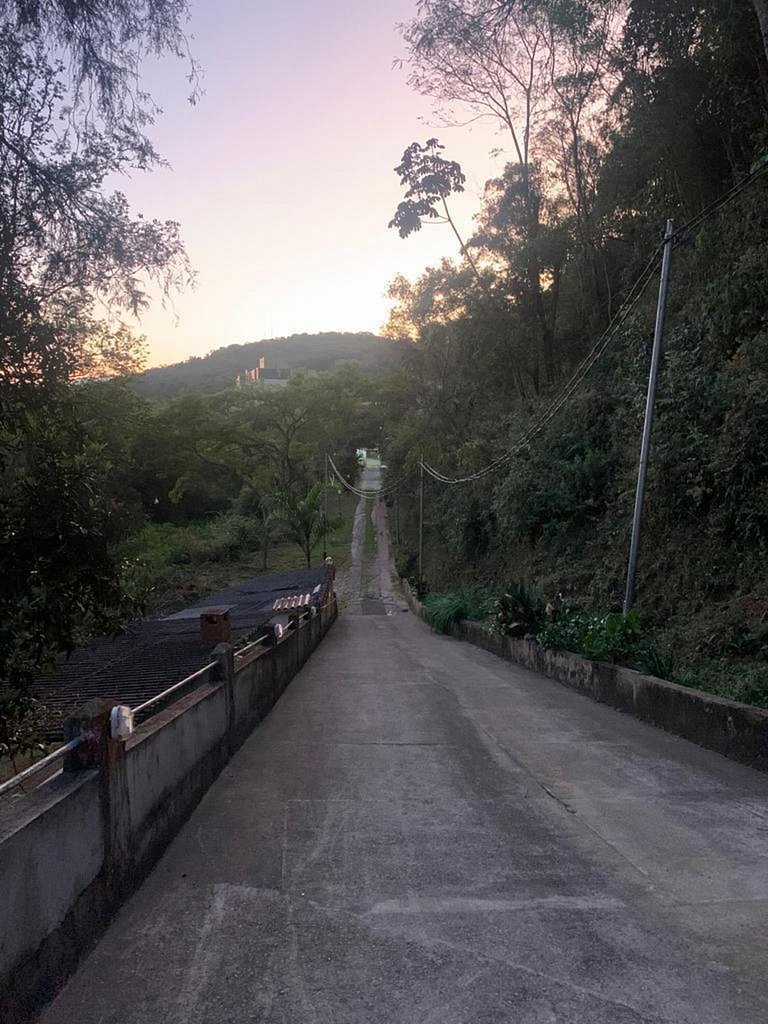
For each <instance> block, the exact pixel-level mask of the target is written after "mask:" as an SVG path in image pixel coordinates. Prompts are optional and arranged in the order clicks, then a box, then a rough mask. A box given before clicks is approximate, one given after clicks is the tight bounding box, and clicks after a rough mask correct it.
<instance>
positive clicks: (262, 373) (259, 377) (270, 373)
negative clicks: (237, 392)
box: [235, 356, 291, 388]
mask: <svg viewBox="0 0 768 1024" xmlns="http://www.w3.org/2000/svg"><path fill="white" fill-rule="evenodd" d="M290 376H291V371H290V370H276V369H273V368H272V367H269V366H267V365H266V358H265V357H264V356H262V357H261V358H260V359H259V365H258V366H257V367H256V368H255V369H253V370H246V371H245V373H242V374H238V375H237V378H236V380H235V386H236V387H238V388H240V387H243V385H253V384H258V383H262V384H277V385H278V386H279V387H283V386H285V385H286V384H287V383H288V379H289V378H290Z"/></svg>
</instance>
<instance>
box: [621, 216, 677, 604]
mask: <svg viewBox="0 0 768 1024" xmlns="http://www.w3.org/2000/svg"><path fill="white" fill-rule="evenodd" d="M672 234H673V231H672V221H671V220H668V221H667V230H666V233H665V235H664V255H663V257H662V261H661V280H660V281H659V301H658V304H657V306H656V327H655V329H654V332H653V352H652V354H651V372H650V375H649V377H648V397H647V399H646V403H645V423H644V424H643V440H642V443H641V445H640V465H639V467H638V470H637V492H636V494H635V514H634V517H633V519H632V540H631V542H630V545H629V566H628V567H627V589H626V591H625V592H624V614H625V615H626V614H627V613H628V612H629V611H630V610H631V608H632V606H633V605H634V603H635V576H636V573H637V556H638V551H639V548H640V527H641V525H642V520H643V499H644V498H645V476H646V472H647V469H648V452H649V451H650V447H651V430H652V429H653V406H654V400H655V398H656V382H657V380H658V377H659V364H660V362H661V351H662V340H663V332H664V311H665V309H666V306H667V285H668V284H669V260H670V256H671V255H672Z"/></svg>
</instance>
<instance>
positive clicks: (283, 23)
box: [119, 0, 503, 364]
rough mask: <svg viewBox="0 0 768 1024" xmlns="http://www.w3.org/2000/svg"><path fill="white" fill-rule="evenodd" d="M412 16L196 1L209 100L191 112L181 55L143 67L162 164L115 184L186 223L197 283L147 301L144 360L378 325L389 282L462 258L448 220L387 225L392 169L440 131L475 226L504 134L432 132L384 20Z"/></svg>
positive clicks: (403, 0) (477, 128) (367, 4)
mask: <svg viewBox="0 0 768 1024" xmlns="http://www.w3.org/2000/svg"><path fill="white" fill-rule="evenodd" d="M414 10H415V0H394V2H392V3H384V4H382V3H378V2H376V0H364V2H362V3H360V2H357V3H355V2H353V0H328V2H327V3H325V4H318V3H312V2H309V0H285V2H283V3H282V4H281V6H280V7H279V8H278V6H277V4H274V5H273V4H272V3H269V4H268V3H264V2H260V3H257V4H243V3H242V2H239V3H238V2H235V0H215V2H214V0H199V2H198V3H196V4H193V8H192V20H191V23H190V26H189V30H190V33H191V35H192V36H193V39H192V43H191V47H192V50H193V53H194V55H195V57H196V58H197V60H198V61H199V62H200V63H201V64H202V66H203V69H204V73H205V74H204V79H203V88H204V89H205V95H204V96H203V97H202V99H201V100H200V102H199V103H198V105H197V106H194V107H192V106H190V105H189V104H188V102H187V99H186V97H187V94H188V87H187V83H186V82H185V80H184V73H185V68H184V66H183V64H182V63H181V62H177V61H174V60H170V59H167V60H163V61H162V62H161V63H160V64H158V65H155V66H153V67H147V68H146V69H145V75H144V85H145V86H146V87H147V88H148V89H149V91H150V92H152V94H153V95H154V96H155V98H156V100H157V101H158V102H159V103H160V105H161V106H162V107H163V110H164V113H163V115H162V117H160V118H159V120H158V123H157V124H156V126H155V128H154V129H153V131H152V137H153V139H154V141H155V144H156V146H157V148H158V149H159V151H160V153H161V154H162V155H163V156H164V157H165V158H166V159H167V160H168V161H169V162H170V164H171V169H170V170H158V171H154V172H152V174H150V175H145V176H136V177H134V178H133V179H131V180H123V181H121V182H120V183H119V187H120V188H122V190H123V191H124V192H125V193H126V194H127V196H128V198H129V200H130V201H131V203H132V204H133V206H134V208H135V210H136V211H141V212H142V213H144V214H145V216H153V217H161V218H170V219H174V220H178V221H179V222H180V223H181V227H182V233H183V237H184V240H185V242H186V245H187V249H188V252H189V256H190V259H191V260H192V263H193V265H194V267H195V269H196V270H197V272H198V283H197V287H196V289H195V291H193V292H186V293H183V294H181V295H179V296H178V297H176V299H175V312H174V311H172V310H171V309H167V310H163V309H162V308H160V306H159V305H157V306H156V307H155V308H153V310H152V311H151V312H149V313H148V314H146V315H145V316H144V317H143V318H142V321H141V323H140V324H139V325H138V329H139V331H140V332H142V333H144V334H146V335H147V339H148V341H149V346H150V358H149V362H150V364H158V363H168V362H176V361H178V360H181V359H185V358H186V357H187V356H190V355H202V354H204V353H206V352H208V351H209V350H211V349H213V348H218V347H219V346H221V345H229V344H232V343H233V342H246V341H256V340H258V339H260V338H266V337H273V336H280V335H286V334H292V333H295V332H308V333H312V332H315V331H328V330H343V331H374V332H376V331H378V330H379V329H380V327H381V326H382V324H383V322H384V321H385V320H386V316H387V310H388V301H387V299H386V288H387V284H388V282H389V281H390V280H391V279H392V277H393V276H394V275H395V274H396V273H405V274H406V275H408V276H411V277H412V276H415V275H417V274H418V273H419V272H420V271H421V270H423V269H424V268H425V267H426V266H429V265H431V264H434V263H436V262H437V261H438V260H439V259H440V258H441V257H442V256H455V255H456V254H457V249H458V247H457V243H456V241H455V239H454V238H453V236H452V234H451V232H450V229H449V228H448V227H447V226H445V225H443V226H430V227H428V228H426V229H424V230H423V231H421V232H420V233H419V234H418V235H415V236H411V238H408V239H406V240H402V239H400V238H399V237H398V235H397V233H396V232H395V231H391V230H387V222H388V220H389V219H390V217H391V216H392V213H393V212H394V209H395V207H396V205H397V203H398V201H399V199H400V198H401V190H400V187H399V185H398V181H397V176H396V175H395V174H394V173H393V171H392V168H393V167H394V166H395V164H397V163H398V162H399V160H400V156H401V154H402V152H403V150H404V149H405V147H406V146H407V145H409V143H411V142H413V141H414V140H419V141H421V142H423V141H425V140H426V138H427V137H429V136H430V135H436V136H437V137H438V138H439V139H440V140H441V141H442V142H443V143H445V145H446V156H448V157H450V158H451V159H455V160H458V161H459V162H460V163H461V164H462V167H463V169H464V173H465V174H466V176H467V191H466V193H465V194H464V195H463V196H462V197H460V199H457V200H456V202H455V204H454V210H455V215H456V217H457V219H458V221H459V223H460V224H461V225H462V227H463V230H464V231H465V232H467V233H469V231H470V230H471V225H472V215H473V214H474V213H475V212H476V210H477V207H478V205H479V196H480V194H481V191H482V186H483V184H484V182H485V180H486V179H487V178H488V177H490V176H491V175H492V174H494V173H496V172H497V171H498V170H499V169H500V167H501V165H502V164H503V157H502V158H496V159H494V160H492V159H491V157H490V151H491V150H492V149H493V148H494V147H497V146H499V145H500V144H501V142H502V141H503V140H501V139H500V138H499V137H498V136H497V135H496V134H495V133H494V130H493V126H491V125H482V124H480V125H478V124H475V125H473V126H471V127H465V128H449V129H446V128H443V127H439V126H437V125H436V124H435V122H434V119H433V118H431V116H430V110H431V108H430V104H429V101H427V100H425V99H424V98H422V97H420V96H418V95H416V94H415V93H413V92H412V91H411V90H410V89H409V88H408V86H407V84H406V77H407V74H406V71H405V70H404V69H403V70H396V69H393V67H392V62H393V59H394V58H395V57H397V56H400V55H402V54H403V46H402V42H401V40H400V38H399V36H398V34H397V32H396V24H397V23H398V22H400V21H403V20H407V19H409V18H411V17H412V16H413V14H414ZM424 120H426V121H427V122H428V123H424Z"/></svg>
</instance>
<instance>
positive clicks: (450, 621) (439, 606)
mask: <svg viewBox="0 0 768 1024" xmlns="http://www.w3.org/2000/svg"><path fill="white" fill-rule="evenodd" d="M491 604H492V600H491V597H490V595H489V594H488V592H487V591H486V590H483V589H482V588H480V587H462V588H461V590H456V591H452V592H450V593H447V594H427V596H426V597H425V598H424V613H425V615H426V619H427V622H428V623H429V624H430V626H431V627H432V628H433V629H434V630H435V631H436V632H437V633H450V632H451V629H452V627H453V625H454V624H455V623H457V622H460V621H461V620H462V619H473V620H475V621H480V620H482V619H485V618H486V617H487V616H488V615H489V614H490V611H491Z"/></svg>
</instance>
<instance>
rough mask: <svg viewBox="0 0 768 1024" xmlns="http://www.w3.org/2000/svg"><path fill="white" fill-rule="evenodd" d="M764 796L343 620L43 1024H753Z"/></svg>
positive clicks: (622, 727)
mask: <svg viewBox="0 0 768 1024" xmlns="http://www.w3.org/2000/svg"><path fill="white" fill-rule="evenodd" d="M766 797H768V778H766V777H765V776H763V775H761V774H759V773H757V772H753V771H751V770H750V769H747V768H743V767H741V766H739V765H736V764H733V763H731V762H728V761H726V760H725V759H723V758H720V757H719V756H717V755H715V754H711V753H709V752H706V751H704V750H701V749H699V748H698V747H695V746H693V745H692V744H689V743H687V742H685V741H683V740H678V739H675V738H673V737H671V736H667V735H666V734H664V733H662V732H659V731H657V730H654V729H652V728H651V727H649V726H645V725H643V724H641V723H638V722H636V721H634V720H632V719H629V718H626V717H624V716H622V715H621V714H619V713H617V712H615V711H613V710H611V709H609V708H606V707H602V706H600V705H597V704H594V703H592V702H591V701H589V700H588V699H587V698H584V697H580V696H578V695H576V694H574V693H572V692H570V691H569V690H566V689H564V688H562V687H560V686H559V685H557V684H556V683H553V682H551V681H549V680H546V679H544V678H542V677H539V676H536V675H534V674H532V673H530V672H527V671H525V670H522V669H516V668H514V667H513V666H510V665H507V664H506V663H504V662H501V661H499V660H497V659H496V658H494V657H493V656H492V655H490V654H486V653H485V652H482V651H479V650H477V649H475V648H472V647H469V646H465V645H463V644H461V643H459V642H457V641H454V640H450V639H445V638H442V637H437V636H434V635H432V634H431V633H430V632H429V631H428V629H427V628H426V627H425V626H424V625H423V624H422V623H420V622H418V621H417V620H415V619H414V618H413V617H412V616H411V615H410V614H404V613H398V614H397V615H389V616H388V615H346V616H343V617H342V618H341V619H340V620H339V622H338V623H337V625H336V626H335V627H334V629H333V630H332V631H331V633H330V634H329V636H328V637H327V639H326V640H325V641H324V643H323V644H322V646H321V647H320V649H319V650H318V651H317V652H316V653H315V654H314V655H313V657H312V659H311V660H310V662H309V663H308V664H307V665H306V666H305V668H304V669H303V671H302V672H301V673H300V675H299V676H298V677H297V678H296V679H295V680H294V682H293V683H292V684H291V686H290V687H289V689H288V690H287V692H286V694H285V695H284V697H283V698H282V699H281V700H280V702H279V704H278V705H277V707H276V708H275V710H274V711H273V712H272V714H271V715H270V716H269V718H268V719H267V720H266V722H265V723H264V724H263V725H262V726H261V727H260V728H259V729H258V730H257V731H256V732H255V733H254V734H253V735H252V736H251V738H250V739H249V740H248V741H247V742H246V744H245V746H244V747H243V748H242V749H241V750H240V752H239V753H238V754H237V756H236V757H235V758H234V759H233V761H232V762H231V763H230V765H229V766H228V767H227V768H226V770H225V771H224V772H223V774H222V775H221V777H220V779H219V780H218V782H217V783H216V784H215V785H214V786H213V788H212V789H211V790H210V791H209V793H208V795H207V796H206V797H205V799H204V800H203V802H202V803H201V804H200V806H199V808H198V809H197V811H196V812H195V814H194V816H193V817H192V818H191V820H190V821H189V822H188V824H187V826H186V827H185V828H184V830H183V831H182V832H181V834H180V835H179V837H178V838H177V840H176V841H175V842H174V843H173V845H172V846H171V847H170V848H169V850H168V851H167V853H166V855H165V857H164V858H163V860H162V861H161V862H160V864H159V865H158V866H157V868H156V869H155V871H154V872H153V874H152V875H151V877H150V878H149V879H148V880H147V881H146V882H145V884H144V885H143V886H142V888H141V889H140V890H139V891H138V892H137V893H136V895H135V896H134V898H133V899H132V900H131V901H130V902H129V903H128V904H127V906H126V907H125V908H124V910H123V912H122V913H121V914H120V916H119V918H118V919H117V920H116V921H115V922H114V923H113V925H112V926H111V928H110V929H109V931H108V933H107V934H106V936H105V938H104V939H103V940H102V941H101V943H100V944H99V946H98V947H97V948H96V950H95V951H94V952H93V953H92V955H91V956H90V958H89V959H88V960H87V961H86V962H85V963H84V964H83V966H82V967H81V969H80V971H79V972H78V974H77V975H76V976H75V977H74V979H73V980H72V981H71V982H70V984H69V985H68V986H67V987H66V989H65V990H64V991H63V992H62V993H61V995H60V996H59V998H58V999H57V1001H56V1002H55V1003H54V1004H53V1005H52V1006H51V1007H50V1008H49V1010H48V1011H47V1012H46V1014H45V1015H44V1018H43V1020H44V1022H45V1024H73V1022H77V1024H189V1022H195V1024H225V1022H226V1024H230V1022H257V1021H258V1022H263V1024H319V1022H322V1024H502V1022H509V1024H545V1022H546V1024H640V1022H644V1024H651V1022H653V1024H660V1022H667V1024H672V1022H674V1024H764V1022H766V1021H768V980H767V979H768V954H767V952H766V951H767V949H768V943H766V938H767V937H768V926H767V921H768V857H767V854H766V851H767V846H768V810H767V809H766V808H767V807H768V804H767V803H766Z"/></svg>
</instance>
